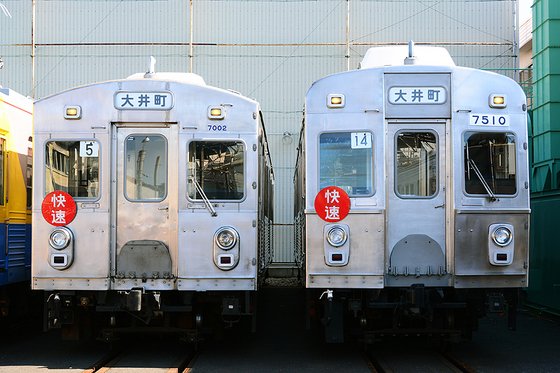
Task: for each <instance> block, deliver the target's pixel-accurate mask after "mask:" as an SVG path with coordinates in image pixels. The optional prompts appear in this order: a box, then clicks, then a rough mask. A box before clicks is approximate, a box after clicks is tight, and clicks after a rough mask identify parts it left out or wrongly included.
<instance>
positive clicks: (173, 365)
mask: <svg viewBox="0 0 560 373" xmlns="http://www.w3.org/2000/svg"><path fill="white" fill-rule="evenodd" d="M198 355H199V353H198V352H196V351H195V350H194V349H189V350H187V351H183V353H182V354H177V351H173V352H171V353H167V354H164V356H161V354H160V353H159V352H156V353H153V354H146V353H145V351H142V350H137V349H134V350H133V349H127V350H125V351H112V352H110V353H109V354H107V355H106V356H104V357H103V358H102V359H100V360H99V361H97V362H96V363H95V364H93V365H91V366H90V367H89V368H87V369H86V370H84V371H83V373H112V372H116V371H117V370H118V372H119V373H123V372H129V371H130V372H138V373H139V372H143V371H145V372H162V373H188V372H189V371H190V370H191V368H192V366H193V364H194V363H195V361H196V359H197V358H198Z"/></svg>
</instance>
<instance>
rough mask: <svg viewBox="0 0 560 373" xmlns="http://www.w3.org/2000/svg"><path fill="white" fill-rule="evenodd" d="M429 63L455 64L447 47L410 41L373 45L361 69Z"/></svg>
mask: <svg viewBox="0 0 560 373" xmlns="http://www.w3.org/2000/svg"><path fill="white" fill-rule="evenodd" d="M404 65H430V66H451V67H453V66H455V62H454V61H453V59H452V58H451V55H450V54H449V52H448V51H447V49H445V48H443V47H434V46H416V45H414V43H413V42H410V43H409V45H408V46H391V47H373V48H370V49H368V51H367V52H366V54H365V56H364V58H363V60H362V62H361V63H360V68H361V69H371V68H375V67H384V66H404Z"/></svg>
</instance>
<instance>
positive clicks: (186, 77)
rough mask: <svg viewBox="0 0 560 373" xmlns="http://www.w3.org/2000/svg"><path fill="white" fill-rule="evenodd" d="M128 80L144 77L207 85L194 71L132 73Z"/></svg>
mask: <svg viewBox="0 0 560 373" xmlns="http://www.w3.org/2000/svg"><path fill="white" fill-rule="evenodd" d="M126 79H128V80H142V79H154V80H170V81H175V82H180V83H187V84H194V85H200V86H205V85H206V82H205V81H204V79H203V78H202V77H201V76H200V75H196V74H193V73H155V72H154V73H137V74H132V75H131V76H129V77H127V78H126Z"/></svg>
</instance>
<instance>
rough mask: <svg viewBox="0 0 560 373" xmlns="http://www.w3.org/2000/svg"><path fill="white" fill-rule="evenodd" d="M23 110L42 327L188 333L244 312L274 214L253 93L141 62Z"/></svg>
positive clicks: (267, 251) (251, 309) (265, 256)
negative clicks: (29, 119) (142, 68)
mask: <svg viewBox="0 0 560 373" xmlns="http://www.w3.org/2000/svg"><path fill="white" fill-rule="evenodd" d="M34 114H35V118H34V142H35V149H34V157H35V158H34V160H35V163H34V164H35V167H34V175H33V180H34V187H33V188H34V189H33V191H34V193H33V206H34V208H33V213H32V225H33V237H34V239H33V247H32V250H33V262H32V288H33V289H34V290H38V291H42V292H44V298H45V320H44V325H45V329H47V330H48V329H52V328H62V329H63V336H64V338H67V339H77V338H79V337H80V336H81V335H83V334H84V333H86V332H88V329H86V328H85V326H91V328H92V330H94V333H96V334H94V336H97V335H99V336H100V338H102V339H105V340H113V339H114V338H116V337H117V336H118V335H119V334H120V333H125V332H149V331H170V332H177V333H181V334H182V335H183V338H185V339H186V340H188V341H195V342H196V341H199V340H201V338H203V334H205V333H210V332H212V330H214V329H215V328H221V327H222V326H225V327H228V326H231V325H232V324H233V323H236V322H238V321H239V320H240V319H241V317H243V316H249V315H251V316H253V319H254V315H255V312H256V306H257V304H256V290H257V288H258V286H259V282H260V281H261V280H262V275H263V273H264V271H265V269H266V267H267V265H268V264H269V263H270V261H271V259H272V248H271V241H272V240H271V235H272V219H273V209H272V206H273V205H272V202H273V201H272V199H273V170H272V163H271V159H270V156H269V151H268V143H267V138H266V133H265V128H264V121H263V118H262V113H261V111H260V108H259V104H258V103H257V102H256V101H254V100H251V99H248V98H246V97H243V96H241V95H240V94H238V93H236V92H233V91H227V90H222V89H218V88H214V87H211V86H208V85H206V84H205V82H204V80H203V79H202V78H201V77H199V76H198V75H195V74H187V73H155V72H154V69H153V64H152V65H151V67H150V71H149V72H148V73H146V74H135V75H133V76H131V77H129V78H127V79H123V80H115V81H108V82H102V83H97V84H91V85H86V86H81V87H77V88H73V89H70V90H67V91H64V92H61V93H58V94H55V95H52V96H49V97H46V98H44V99H41V100H38V101H37V102H36V103H35V107H34ZM253 325H255V324H254V323H253Z"/></svg>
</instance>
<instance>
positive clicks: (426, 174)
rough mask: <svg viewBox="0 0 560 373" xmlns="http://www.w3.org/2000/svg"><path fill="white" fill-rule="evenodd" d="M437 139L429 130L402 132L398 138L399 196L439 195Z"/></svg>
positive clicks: (397, 191) (396, 155) (397, 179)
mask: <svg viewBox="0 0 560 373" xmlns="http://www.w3.org/2000/svg"><path fill="white" fill-rule="evenodd" d="M437 145H438V144H437V137H436V134H435V133H433V132H429V131H423V132H413V131H406V132H399V133H398V134H397V138H396V148H395V160H396V182H395V185H396V193H397V195H398V196H399V197H402V198H418V197H421V198H422V197H426V198H429V197H432V196H434V195H435V194H436V192H437V185H438V184H437V175H438V172H437V169H438V162H437Z"/></svg>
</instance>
